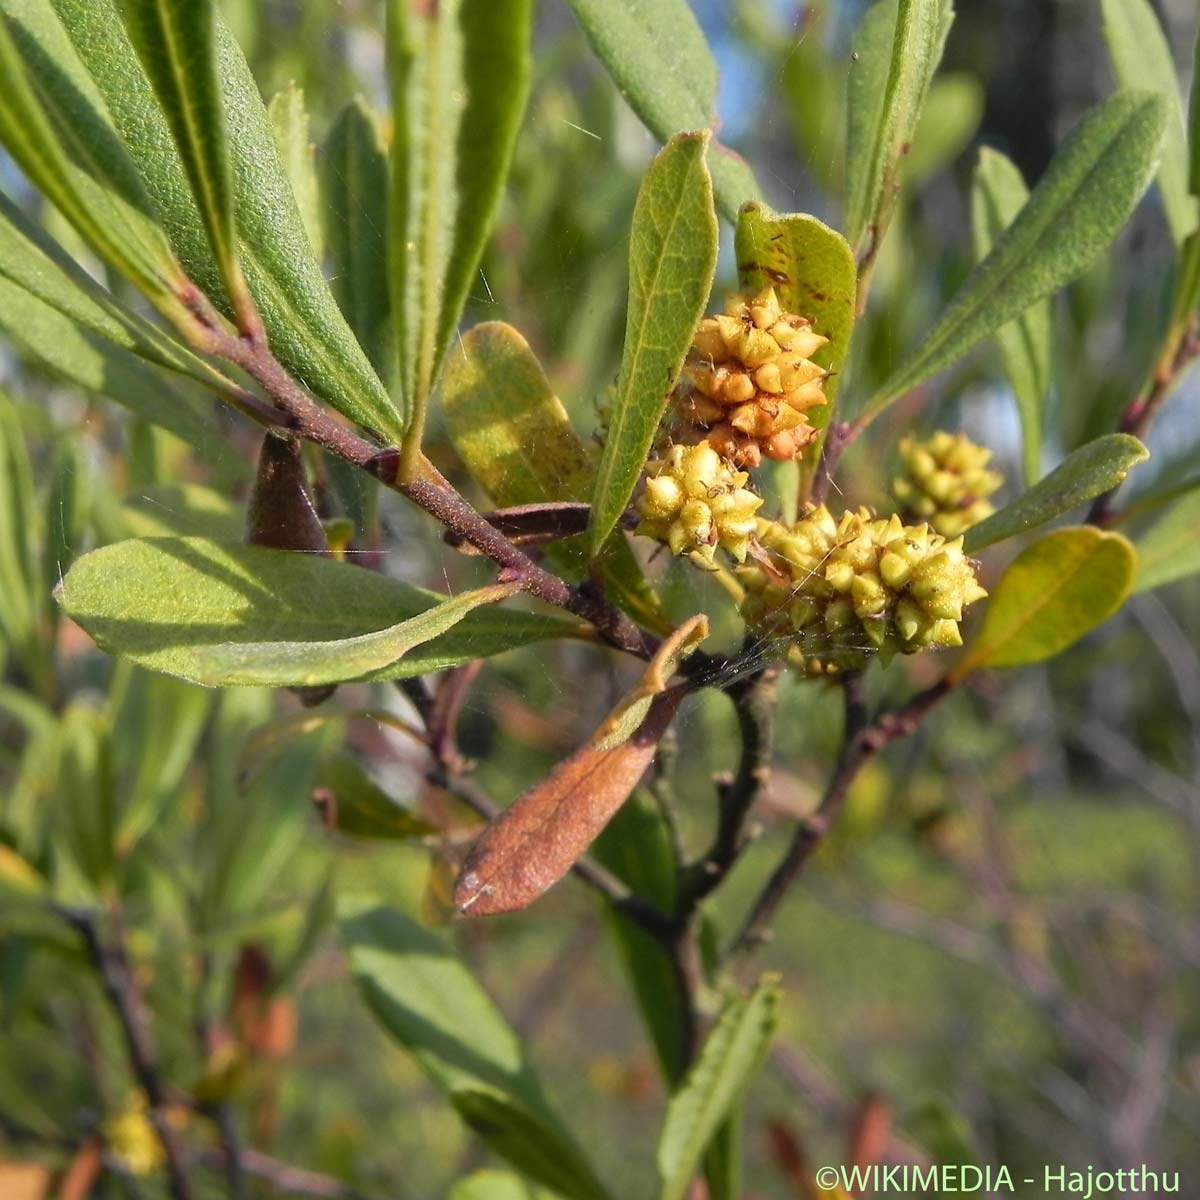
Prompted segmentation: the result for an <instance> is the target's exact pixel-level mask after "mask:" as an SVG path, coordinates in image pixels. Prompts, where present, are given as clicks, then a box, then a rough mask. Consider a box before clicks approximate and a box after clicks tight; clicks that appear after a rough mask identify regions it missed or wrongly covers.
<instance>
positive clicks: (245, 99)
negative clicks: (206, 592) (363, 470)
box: [0, 0, 403, 440]
mask: <svg viewBox="0 0 1200 1200" xmlns="http://www.w3.org/2000/svg"><path fill="white" fill-rule="evenodd" d="M18 3H19V4H21V5H24V6H29V7H31V8H32V9H36V12H37V15H38V20H37V24H36V27H31V36H34V35H36V36H37V38H38V39H39V40H45V39H48V38H49V37H50V36H51V33H52V29H51V24H52V23H53V24H54V25H57V20H56V19H55V17H54V14H53V13H52V12H50V10H49V0H0V8H10V7H12V6H13V5H15V4H18ZM53 3H54V9H55V10H56V11H57V13H58V17H59V18H61V20H62V23H63V25H64V26H65V27H66V30H67V33H68V34H69V35H70V38H71V41H72V42H74V44H75V47H76V50H77V51H78V53H79V56H80V58H81V59H82V60H83V63H84V64H86V70H84V68H83V67H82V66H78V64H76V66H78V72H77V74H73V75H72V79H73V80H75V79H77V76H78V75H81V76H82V82H86V86H87V87H88V88H90V89H91V90H93V91H94V90H96V89H97V88H98V89H99V91H100V92H101V93H102V94H103V97H104V101H105V102H106V104H107V107H108V112H109V114H111V118H112V124H113V125H115V127H116V130H117V131H119V134H120V137H121V138H123V139H124V141H125V143H126V144H127V145H128V146H129V150H130V153H131V154H132V155H133V157H134V159H135V160H136V161H137V163H138V166H139V167H140V169H141V170H142V172H143V173H144V175H145V178H146V183H147V187H148V188H149V189H150V191H151V192H152V194H153V196H154V199H155V204H156V207H157V209H158V213H159V216H160V218H161V220H162V222H163V225H164V226H165V228H166V230H167V233H168V235H169V236H170V238H171V242H172V245H173V246H174V247H175V250H176V253H177V254H178V255H179V258H180V260H181V261H182V263H183V264H184V267H185V269H186V270H187V272H188V275H189V276H190V277H191V278H192V279H194V280H195V281H196V282H197V283H198V284H199V285H200V286H201V287H202V288H203V289H204V290H205V291H207V292H209V293H210V294H212V295H213V296H214V297H218V298H219V296H220V292H221V288H220V273H219V271H218V270H217V268H216V265H215V262H214V260H213V257H212V252H211V249H210V247H209V244H208V238H207V236H206V235H205V233H204V227H203V225H202V223H201V221H200V213H199V211H198V209H197V208H196V203H195V200H194V198H193V196H192V191H191V187H190V185H189V183H188V179H187V174H186V172H185V171H184V168H183V163H182V161H181V160H180V158H179V155H178V153H176V151H175V149H174V145H173V141H172V138H171V132H170V128H169V126H168V123H167V118H166V116H165V115H164V113H163V111H162V109H161V107H160V106H159V104H158V102H157V100H156V98H155V96H154V92H153V90H152V89H151V86H150V83H149V81H148V80H147V78H146V74H145V72H144V71H143V70H142V68H141V64H140V62H139V60H138V57H137V54H136V53H135V52H134V49H133V47H132V46H131V45H130V43H129V39H128V38H127V37H126V35H125V32H124V28H123V26H122V23H121V20H120V17H119V14H118V12H117V9H116V8H115V6H114V0H53ZM214 24H215V36H216V46H217V71H218V75H219V77H220V80H221V86H222V94H221V104H222V107H223V109H224V112H225V122H226V126H227V132H228V140H229V155H230V161H231V164H232V167H233V182H234V208H235V211H236V212H237V233H238V256H239V259H240V261H241V264H242V270H243V271H244V272H245V275H246V280H247V282H248V284H249V286H250V290H251V292H252V294H253V296H254V301H255V304H256V305H257V307H258V311H259V313H260V315H261V316H262V319H263V322H264V324H265V325H266V328H267V334H268V336H269V339H270V343H271V349H272V350H273V352H274V353H275V355H276V356H277V357H278V358H279V359H280V361H281V362H282V363H283V364H284V366H286V367H287V368H288V370H289V371H290V372H291V373H292V374H293V375H295V376H296V377H297V378H299V379H302V380H304V382H305V384H306V385H307V386H308V387H309V388H310V389H311V390H312V391H313V393H314V394H315V395H317V396H319V397H320V398H321V399H323V400H325V401H327V402H328V403H329V404H330V405H332V406H333V407H334V408H336V409H337V410H338V411H339V412H341V413H343V414H345V415H346V416H347V417H349V418H350V419H351V420H354V421H357V422H358V423H359V424H360V425H364V426H366V427H367V428H369V429H373V430H376V431H378V433H379V434H381V435H382V436H383V437H384V438H385V439H391V440H398V439H399V437H400V433H401V430H402V428H403V419H402V415H401V412H400V410H399V409H398V408H397V407H396V405H395V404H394V403H393V402H392V400H391V399H390V398H389V397H388V395H387V392H386V390H385V389H384V387H383V384H382V383H381V382H380V380H379V378H378V376H377V375H376V374H375V372H374V371H373V370H372V369H371V365H370V363H369V362H368V361H367V358H366V356H365V355H364V353H363V351H362V348H361V347H360V346H359V344H358V342H357V340H356V339H355V337H354V334H353V333H352V332H351V331H350V329H349V327H348V326H347V325H346V322H345V320H344V318H343V317H342V315H341V311H340V310H339V309H338V306H337V302H336V301H335V300H334V298H333V295H332V293H331V292H330V290H329V286H328V284H327V283H326V282H325V278H324V275H323V274H322V271H321V267H320V264H319V263H318V262H317V261H316V259H315V258H314V257H313V254H312V249H311V247H310V246H309V243H308V236H307V234H306V233H305V231H304V223H303V221H302V219H301V217H300V213H299V211H298V209H297V207H296V201H295V197H294V196H293V194H292V189H291V186H290V184H289V183H288V179H287V176H286V175H285V174H284V171H283V167H282V165H281V164H280V161H279V155H278V152H277V151H276V149H275V142H274V138H273V137H272V134H271V124H270V121H269V119H268V117H267V112H266V109H265V108H264V107H263V103H262V100H261V98H260V96H259V93H258V88H257V86H256V84H255V82H254V78H253V76H252V75H251V73H250V68H249V67H248V66H247V64H246V60H245V58H244V56H243V55H242V52H241V50H240V49H239V48H238V46H237V44H236V42H235V41H234V40H233V37H232V35H231V34H230V32H229V30H228V28H227V27H226V25H225V22H224V21H223V20H222V18H221V16H220V14H219V13H218V14H217V16H216V19H215V22H214ZM60 33H61V29H60ZM39 61H41V59H40V58H39ZM51 61H53V59H52V60H51ZM72 71H75V67H72ZM89 71H90V72H91V75H90V77H89V75H88V72H89ZM109 135H110V136H113V135H112V131H111V127H110V130H109Z"/></svg>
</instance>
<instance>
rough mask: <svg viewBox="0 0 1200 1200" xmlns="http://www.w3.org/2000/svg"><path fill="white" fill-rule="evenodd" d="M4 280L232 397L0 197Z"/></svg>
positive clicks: (205, 367)
mask: <svg viewBox="0 0 1200 1200" xmlns="http://www.w3.org/2000/svg"><path fill="white" fill-rule="evenodd" d="M0 276H2V277H3V278H5V279H8V280H9V281H10V282H11V283H13V284H15V285H17V286H18V287H21V288H24V289H25V291H27V292H29V293H30V294H31V295H33V296H35V297H37V299H39V300H41V301H42V302H43V303H44V304H47V305H49V306H50V307H51V308H54V309H57V310H58V311H59V312H60V313H62V315H63V316H65V317H70V319H71V320H72V321H74V322H75V323H76V324H77V325H82V326H84V327H85V328H86V329H89V330H91V331H92V332H93V333H98V334H100V335H102V336H103V337H105V338H107V339H108V340H109V341H110V342H114V343H115V344H116V345H118V346H120V347H121V348H122V349H125V350H132V351H133V353H134V354H136V355H138V356H139V357H140V358H144V359H145V360H146V361H147V362H152V363H155V364H156V365H158V366H161V367H166V368H167V369H168V370H171V371H175V372H178V373H179V374H182V375H186V376H188V377H189V378H191V379H194V380H195V381H196V382H197V383H201V384H203V385H204V386H205V387H207V388H209V389H210V390H212V391H213V392H215V393H216V394H217V395H219V396H226V397H228V396H229V395H230V394H231V392H232V390H233V387H234V385H233V383H232V381H231V380H229V379H228V378H226V377H225V376H224V375H222V374H221V372H220V371H218V370H216V368H215V367H213V366H212V365H211V364H210V363H208V362H206V361H205V360H204V359H202V358H200V356H199V355H197V354H193V353H192V351H191V350H189V349H188V348H187V347H186V346H184V345H182V344H181V343H179V342H177V341H175V340H174V338H172V337H171V336H170V335H169V334H167V333H165V332H164V331H163V330H162V329H160V328H159V327H158V326H157V325H153V324H151V323H150V322H149V321H147V320H146V319H145V318H144V317H142V316H140V315H138V314H137V313H135V312H132V311H131V310H129V309H127V308H125V307H124V305H122V304H121V303H120V302H119V301H118V300H117V299H116V298H115V297H114V296H113V295H112V294H111V293H110V292H108V291H106V290H105V289H104V288H102V287H101V286H100V285H99V284H98V283H97V282H96V281H95V280H94V279H93V278H92V277H91V276H90V275H89V274H88V273H87V272H86V271H85V270H84V269H83V268H82V267H80V266H79V264H78V263H76V262H75V260H74V259H72V258H71V256H70V255H69V254H67V252H66V251H65V250H64V249H63V248H62V247H61V246H60V245H59V244H58V243H57V242H55V241H54V239H53V238H51V237H50V236H49V234H47V233H46V232H45V231H44V230H43V229H41V228H40V227H39V226H37V225H35V224H34V223H33V222H32V221H30V220H29V218H28V217H27V216H26V215H25V214H24V213H23V212H22V211H21V210H20V209H19V208H18V207H17V206H16V205H15V204H14V203H13V202H12V201H11V200H10V199H9V198H8V197H7V196H5V195H4V194H3V193H0Z"/></svg>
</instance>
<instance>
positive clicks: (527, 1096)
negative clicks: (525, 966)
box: [338, 898, 607, 1200]
mask: <svg viewBox="0 0 1200 1200" xmlns="http://www.w3.org/2000/svg"><path fill="white" fill-rule="evenodd" d="M338 907H339V917H340V924H341V930H342V939H343V941H344V942H345V943H346V946H347V948H348V950H349V952H350V969H351V971H352V972H353V974H354V977H355V980H356V981H357V983H358V986H359V988H360V990H361V991H362V994H363V998H364V999H365V1000H366V1002H367V1004H368V1006H369V1007H370V1008H371V1010H372V1012H374V1014H375V1016H376V1017H377V1018H378V1020H379V1022H380V1024H381V1025H382V1026H383V1027H384V1028H385V1029H386V1030H387V1031H388V1032H389V1033H390V1034H391V1035H392V1036H393V1037H394V1038H395V1039H396V1040H397V1041H398V1042H400V1043H401V1045H403V1046H405V1047H407V1048H408V1049H409V1050H410V1051H411V1052H412V1054H413V1056H414V1057H415V1058H416V1060H417V1062H418V1063H420V1065H421V1067H422V1069H423V1070H424V1071H425V1073H426V1074H427V1075H428V1076H429V1077H430V1079H432V1080H433V1082H434V1083H435V1084H436V1085H437V1086H438V1087H439V1088H441V1090H442V1091H444V1092H445V1093H447V1095H448V1096H449V1097H450V1100H451V1102H452V1103H453V1104H454V1105H455V1107H456V1108H457V1109H458V1111H459V1112H460V1114H461V1115H462V1116H463V1117H464V1119H466V1120H467V1121H468V1123H469V1124H471V1126H472V1128H474V1129H475V1131H476V1132H477V1133H478V1134H479V1136H480V1137H481V1138H482V1139H483V1140H484V1141H485V1142H486V1143H487V1144H488V1145H489V1146H490V1147H491V1148H492V1149H493V1150H495V1151H496V1152H497V1153H498V1154H501V1155H503V1157H505V1158H506V1159H508V1161H509V1162H511V1163H512V1164H513V1165H514V1166H515V1167H516V1168H517V1169H518V1170H519V1171H521V1172H522V1173H523V1174H525V1175H527V1176H528V1177H529V1178H531V1179H534V1180H536V1181H537V1182H539V1183H543V1184H545V1185H546V1186H547V1187H550V1188H552V1189H553V1190H554V1192H555V1193H556V1194H558V1195H562V1196H566V1197H574V1198H577V1200H604V1198H605V1197H606V1196H607V1193H606V1191H605V1189H604V1187H603V1185H602V1184H601V1183H600V1182H599V1180H598V1179H597V1178H596V1176H595V1173H594V1172H593V1170H592V1168H591V1166H590V1165H589V1164H588V1162H587V1160H586V1158H585V1157H584V1155H583V1153H582V1151H580V1149H579V1148H578V1147H577V1145H576V1144H575V1141H574V1139H573V1138H572V1137H571V1135H570V1133H569V1132H568V1131H567V1130H566V1129H565V1128H564V1127H563V1125H562V1124H561V1122H560V1121H559V1120H558V1118H557V1117H556V1115H555V1113H554V1110H553V1108H552V1107H551V1105H550V1102H549V1100H548V1099H547V1097H546V1095H545V1093H544V1092H543V1090H542V1087H541V1084H540V1083H539V1081H538V1079H537V1076H536V1075H535V1074H534V1072H533V1068H532V1067H531V1066H530V1064H529V1061H528V1059H527V1057H526V1054H525V1049H524V1047H523V1046H522V1044H521V1041H520V1039H519V1037H518V1036H517V1034H516V1033H515V1032H514V1031H513V1029H512V1028H511V1026H510V1025H509V1024H508V1022H507V1021H505V1019H504V1016H503V1015H502V1014H501V1012H500V1011H499V1009H497V1008H496V1006H495V1004H494V1003H493V1002H492V1000H491V998H490V997H489V996H488V995H487V993H486V992H484V990H483V989H482V988H481V987H480V985H479V983H478V982H477V981H476V979H475V976H474V975H473V974H472V973H471V972H470V971H469V970H468V969H467V967H466V965H465V964H464V963H463V962H462V961H461V960H460V959H459V958H458V956H457V955H456V954H455V953H454V951H453V950H452V949H451V948H450V946H449V944H448V943H447V942H446V941H445V939H443V938H441V937H439V936H438V935H436V934H434V933H432V932H431V931H430V930H428V929H425V928H423V927H422V926H420V925H418V924H417V923H416V922H415V921H412V920H411V919H410V918H408V917H406V916H405V915H404V914H402V913H400V912H398V911H396V910H395V909H388V908H385V907H383V906H382V905H375V904H373V903H372V902H371V901H369V900H365V899H359V898H352V899H347V900H344V901H343V902H342V903H341V904H339V906H338Z"/></svg>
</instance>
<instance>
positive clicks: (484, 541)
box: [181, 287, 655, 658]
mask: <svg viewBox="0 0 1200 1200" xmlns="http://www.w3.org/2000/svg"><path fill="white" fill-rule="evenodd" d="M181 299H182V300H183V302H184V303H185V305H186V306H187V308H188V310H189V311H190V312H191V313H192V315H193V316H194V318H195V327H194V328H192V329H189V330H188V335H189V337H190V339H191V341H192V343H193V344H194V345H195V346H196V347H197V348H199V349H201V350H203V351H204V352H206V353H208V354H212V355H215V356H217V357H219V358H224V359H226V360H227V361H229V362H231V363H233V364H234V365H235V366H238V367H240V368H241V369H242V370H243V371H245V372H246V374H248V375H249V376H250V377H251V378H252V379H254V380H255V381H256V382H257V383H259V384H260V385H261V386H262V388H263V389H264V390H265V391H266V392H267V394H268V395H269V396H270V397H271V399H272V400H274V401H275V403H276V405H278V408H279V413H278V422H277V423H278V424H279V425H280V426H281V427H283V428H285V429H289V430H291V431H292V432H294V433H296V434H298V435H299V436H300V437H302V438H304V439H305V440H307V441H310V442H313V443H315V444H316V445H318V446H321V447H322V448H323V449H325V450H327V451H329V452H330V453H331V454H334V455H336V456H337V457H338V458H341V459H344V460H345V461H346V462H348V463H350V464H351V465H353V466H356V467H359V468H360V469H361V470H364V471H366V472H367V473H368V474H370V475H372V476H374V477H375V478H376V479H378V480H379V481H380V482H381V483H382V484H384V486H386V487H389V488H392V489H393V490H394V491H397V492H399V493H400V494H401V495H403V496H406V497H407V498H408V499H409V500H411V501H412V502H413V503H414V504H416V505H418V506H419V507H420V508H423V509H424V510H425V511H426V512H427V513H429V514H430V515H431V516H432V517H434V518H436V519H437V520H438V521H439V522H441V524H442V525H444V526H445V527H446V528H447V529H448V530H450V531H451V532H452V533H454V534H456V535H457V536H458V537H460V538H461V539H462V540H463V541H465V542H469V543H470V544H471V545H472V546H474V547H475V548H476V549H477V550H479V551H481V552H482V553H483V554H485V555H487V557H489V558H490V559H492V560H493V562H495V563H497V564H498V565H499V566H500V567H502V568H503V569H504V572H505V576H506V578H508V579H510V580H512V581H514V582H518V583H520V585H521V587H522V588H523V590H525V591H526V592H528V593H529V594H530V595H531V596H536V597H537V598H538V599H539V600H544V601H545V602H546V603H547V604H552V605H554V606H555V607H556V608H562V609H566V611H568V612H570V613H573V614H574V615H575V616H578V617H581V618H583V620H585V621H588V622H589V623H590V624H592V625H594V626H595V627H596V629H597V631H598V632H599V633H600V635H601V636H602V637H603V638H604V639H605V640H606V641H607V642H609V643H610V644H611V645H613V646H615V647H616V648H617V649H619V650H624V651H626V652H627V653H630V654H635V655H637V656H638V657H640V658H648V657H650V656H651V655H652V654H653V652H654V647H655V642H654V639H653V638H651V637H649V635H647V634H645V633H643V631H642V630H640V629H639V628H638V627H637V626H636V625H635V624H634V623H633V622H632V621H631V620H630V619H629V618H628V617H627V616H625V614H624V613H622V612H620V611H619V610H618V609H616V608H614V607H613V606H612V605H610V604H609V603H608V602H607V601H606V600H605V599H604V598H603V597H601V596H599V595H597V594H595V593H594V592H593V591H591V590H590V589H587V588H575V587H572V586H571V585H570V584H568V583H566V582H565V581H564V580H562V579H560V578H559V577H558V576H557V575H555V574H553V573H552V572H550V571H547V570H546V569H545V568H544V567H541V566H539V565H538V564H537V563H536V562H534V561H533V559H531V558H530V557H529V556H528V555H527V554H525V553H524V552H523V551H522V550H520V549H519V548H518V547H516V546H514V545H513V544H512V542H510V541H509V540H508V538H506V537H505V536H504V534H503V533H501V532H500V531H499V530H498V529H496V528H495V527H494V526H493V525H491V524H490V523H489V522H488V521H487V520H486V519H485V518H484V517H483V516H482V515H480V513H478V512H477V511H476V510H475V509H474V508H472V507H471V505H470V504H468V503H467V501H466V500H464V499H463V497H462V496H461V495H459V493H458V492H457V491H455V489H454V488H453V487H452V486H451V485H450V484H449V483H448V482H447V481H446V480H445V479H444V478H442V476H441V475H440V474H439V473H438V472H437V470H436V469H435V468H434V467H433V466H432V464H430V463H428V462H424V464H423V474H421V475H419V476H417V477H415V478H413V479H411V480H408V481H402V480H401V479H400V475H399V471H400V452H399V450H397V449H395V448H390V449H382V450H381V449H380V447H378V446H377V445H374V444H373V443H371V442H369V441H367V439H366V438H363V437H360V436H359V435H358V434H357V433H355V432H354V431H353V430H352V429H350V428H349V427H348V426H347V425H345V424H343V423H342V421H340V420H339V419H337V418H336V417H335V416H334V415H333V414H332V413H331V412H329V411H327V410H326V409H324V408H322V407H321V406H320V405H319V404H317V403H316V401H314V400H313V398H312V397H311V396H310V395H309V394H308V392H307V391H306V390H305V389H304V388H303V387H301V385H300V384H299V383H297V382H296V380H295V379H293V378H292V376H291V375H289V374H288V372H287V370H286V369H285V368H284V367H283V365H282V364H281V363H280V362H279V360H278V359H277V358H276V357H275V356H274V354H272V353H271V350H270V348H269V346H268V345H267V343H266V341H265V339H257V338H255V339H250V338H245V337H240V336H238V335H237V334H235V333H233V332H231V331H230V330H229V329H228V328H227V327H226V325H225V324H224V322H223V321H222V320H221V318H220V316H219V314H218V313H217V312H216V311H215V310H214V309H213V307H212V305H211V304H210V303H209V301H208V299H207V298H206V297H205V296H204V295H203V293H202V292H200V290H199V289H198V288H194V287H193V288H192V289H191V290H190V291H189V292H188V293H187V294H186V295H184V296H182V297H181Z"/></svg>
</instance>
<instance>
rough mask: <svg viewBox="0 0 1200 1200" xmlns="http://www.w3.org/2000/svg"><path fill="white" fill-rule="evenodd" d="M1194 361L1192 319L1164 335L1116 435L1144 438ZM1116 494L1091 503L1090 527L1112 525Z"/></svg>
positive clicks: (1197, 351) (1196, 346) (1197, 347)
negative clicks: (1156, 357)
mask: <svg viewBox="0 0 1200 1200" xmlns="http://www.w3.org/2000/svg"><path fill="white" fill-rule="evenodd" d="M1197 357H1200V333H1198V332H1197V329H1196V321H1195V319H1194V318H1193V320H1192V321H1191V322H1190V324H1187V325H1184V326H1183V327H1182V329H1179V328H1175V329H1172V330H1171V331H1170V333H1168V335H1167V338H1166V342H1165V344H1164V347H1163V351H1162V354H1161V355H1160V357H1159V361H1158V365H1157V366H1156V367H1155V369H1154V374H1153V375H1152V376H1151V377H1150V382H1149V383H1148V384H1147V385H1146V386H1145V388H1143V389H1142V391H1141V392H1139V393H1138V395H1137V396H1136V397H1135V398H1134V399H1133V400H1132V401H1131V403H1130V404H1129V406H1128V407H1127V408H1126V409H1125V411H1124V412H1123V413H1122V414H1121V420H1120V422H1119V424H1118V426H1117V428H1118V431H1119V432H1120V433H1130V434H1133V436H1134V437H1144V436H1145V434H1146V431H1147V430H1148V429H1149V428H1150V426H1151V424H1152V423H1153V421H1154V418H1155V417H1156V416H1157V415H1158V412H1159V410H1160V409H1161V408H1162V406H1163V404H1164V403H1165V402H1166V399H1167V397H1168V396H1169V395H1170V394H1171V392H1172V391H1173V390H1174V388H1175V384H1176V383H1177V382H1178V381H1179V377H1180V376H1181V375H1182V374H1183V372H1184V370H1185V369H1186V368H1187V367H1188V366H1189V365H1190V364H1191V363H1192V362H1193V360H1195V359H1196V358H1197ZM1117 490H1118V489H1117V488H1112V489H1111V490H1110V491H1107V492H1105V493H1104V494H1103V495H1100V496H1097V497H1096V499H1095V500H1094V501H1093V502H1092V507H1091V509H1090V510H1089V512H1088V516H1087V519H1088V523H1089V524H1090V525H1099V526H1101V527H1102V528H1103V527H1106V526H1109V525H1111V524H1112V523H1113V521H1114V519H1115V517H1116V513H1115V500H1116V495H1117Z"/></svg>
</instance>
